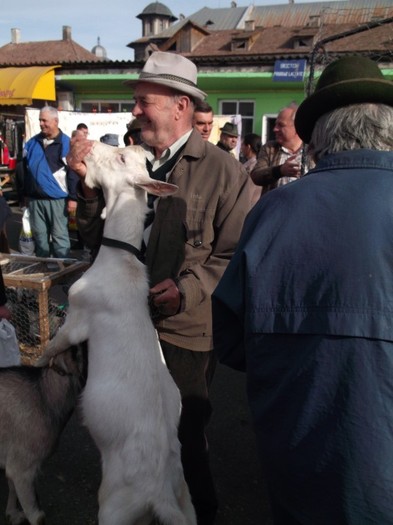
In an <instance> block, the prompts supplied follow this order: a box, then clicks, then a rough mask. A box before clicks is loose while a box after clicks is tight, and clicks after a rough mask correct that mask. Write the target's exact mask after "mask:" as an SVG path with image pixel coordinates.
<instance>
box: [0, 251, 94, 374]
mask: <svg viewBox="0 0 393 525" xmlns="http://www.w3.org/2000/svg"><path fill="white" fill-rule="evenodd" d="M0 266H1V270H2V273H3V279H4V284H5V288H6V296H7V306H8V308H9V309H10V310H11V313H12V324H13V325H14V327H15V331H16V336H17V339H18V343H19V348H20V351H21V358H22V362H23V363H27V364H31V363H33V362H34V361H35V360H36V359H38V357H40V356H41V355H42V353H43V351H44V350H45V348H46V346H47V344H48V342H49V340H50V339H51V338H52V337H53V336H54V335H55V333H56V331H57V330H58V328H59V327H60V326H61V325H62V324H63V322H64V320H65V317H66V315H67V306H68V302H67V294H68V289H69V287H70V286H71V284H72V283H73V282H75V280H77V279H78V278H79V277H80V276H81V274H82V273H83V272H84V271H85V270H86V269H87V268H88V266H89V264H88V263H87V262H85V261H78V260H76V259H54V258H39V257H29V256H24V255H18V254H0Z"/></svg>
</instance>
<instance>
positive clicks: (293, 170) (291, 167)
mask: <svg viewBox="0 0 393 525" xmlns="http://www.w3.org/2000/svg"><path fill="white" fill-rule="evenodd" d="M280 172H281V177H296V178H299V177H300V175H301V173H300V164H299V162H298V161H297V155H292V156H291V157H288V158H287V160H286V161H285V162H284V164H281V166H280Z"/></svg>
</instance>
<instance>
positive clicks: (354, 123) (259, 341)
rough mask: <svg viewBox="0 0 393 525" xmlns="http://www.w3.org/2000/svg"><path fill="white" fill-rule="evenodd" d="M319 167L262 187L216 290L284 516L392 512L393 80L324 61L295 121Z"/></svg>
mask: <svg viewBox="0 0 393 525" xmlns="http://www.w3.org/2000/svg"><path fill="white" fill-rule="evenodd" d="M295 125H296V130H297V133H298V134H299V136H300V137H301V139H302V140H303V141H304V142H306V143H309V144H310V149H311V151H312V152H313V155H314V158H315V160H316V168H315V169H313V170H311V171H310V172H309V173H308V175H307V176H306V177H303V178H302V179H301V180H299V181H298V182H296V183H294V184H289V185H287V186H285V187H283V188H278V189H276V190H275V191H272V192H270V193H269V194H268V195H266V196H265V197H264V198H263V199H261V200H260V201H259V202H258V203H257V204H256V206H255V207H254V209H253V210H252V211H251V213H250V214H249V216H248V218H247V220H246V223H245V226H244V229H243V232H242V236H241V239H240V241H239V244H238V248H237V251H236V253H235V255H234V257H233V258H232V260H231V262H230V264H229V266H228V268H227V270H226V272H225V274H224V276H223V278H222V279H221V281H220V283H219V285H218V287H217V288H216V290H215V292H214V295H213V326H214V343H215V349H216V351H217V355H218V357H219V359H220V361H221V362H223V363H226V364H227V365H229V366H231V367H233V368H236V369H240V370H244V371H246V373H247V385H248V397H249V403H250V407H251V411H252V414H253V418H254V426H255V430H256V434H257V440H258V447H259V453H260V456H261V458H262V461H263V464H264V472H265V474H266V478H267V483H268V487H269V491H270V495H271V502H272V509H273V514H274V524H275V525H316V524H318V525H332V524H344V523H345V524H348V525H358V524H359V525H360V524H361V525H363V524H366V523H367V524H370V525H371V524H375V525H376V524H378V525H379V524H386V525H387V524H391V523H393V499H392V494H393V476H392V471H393V425H392V412H393V315H392V297H393V279H392V274H393V243H392V231H393V211H392V198H391V196H392V195H393V152H392V150H393V139H392V136H393V134H392V129H393V84H392V83H391V82H390V81H388V80H385V79H384V77H383V75H382V72H381V71H380V69H379V67H378V65H377V64H376V63H375V62H373V61H371V60H369V59H368V58H364V57H351V56H349V57H345V58H342V59H340V60H337V61H335V62H333V63H331V64H330V65H329V66H327V67H326V69H325V70H324V71H323V73H322V75H321V77H320V79H319V81H318V83H317V86H316V89H315V92H314V93H313V94H312V95H311V96H310V97H308V98H307V99H306V100H305V101H304V102H303V103H302V104H301V105H300V107H299V109H298V111H297V115H296V119H295Z"/></svg>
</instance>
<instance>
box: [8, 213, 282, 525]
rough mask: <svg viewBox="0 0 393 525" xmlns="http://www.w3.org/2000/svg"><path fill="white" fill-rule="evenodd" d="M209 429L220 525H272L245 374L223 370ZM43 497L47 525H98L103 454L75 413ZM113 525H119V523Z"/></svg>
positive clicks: (47, 470)
mask: <svg viewBox="0 0 393 525" xmlns="http://www.w3.org/2000/svg"><path fill="white" fill-rule="evenodd" d="M13 209H14V212H15V215H14V217H13V218H12V219H11V220H10V221H9V225H8V230H9V240H10V245H11V248H12V249H17V234H18V232H19V230H20V210H19V209H18V208H16V207H14V208H13ZM211 398H212V404H213V409H214V413H213V417H212V421H211V424H210V426H209V443H210V452H211V463H212V469H213V473H214V477H215V480H216V485H217V490H218V496H219V501H220V512H219V516H218V518H217V523H216V525H271V524H272V521H271V517H270V512H269V506H268V502H267V498H266V491H265V488H264V483H263V478H262V476H261V475H260V468H259V464H258V459H257V455H256V450H255V442H254V434H253V431H252V428H251V422H250V417H249V413H248V408H247V402H246V398H245V381H244V376H243V374H241V373H238V372H234V371H232V370H230V369H228V368H226V367H222V366H219V367H218V369H217V373H216V376H215V379H214V381H213V386H212V393H211ZM38 481H39V482H38V485H37V488H38V494H39V497H40V501H41V505H42V507H43V509H44V510H45V512H46V514H47V525H96V524H97V520H96V516H97V501H96V495H97V489H98V486H99V482H100V461H99V455H98V452H97V450H96V448H95V446H94V443H93V442H92V440H91V438H90V436H89V434H88V432H87V431H86V429H85V428H84V427H83V425H82V424H81V421H80V414H79V412H76V413H75V414H74V416H73V417H72V419H71V421H70V422H69V424H68V425H67V427H66V428H65V431H64V432H63V435H62V437H61V440H60V443H59V447H58V449H57V451H56V452H55V454H54V455H53V456H52V457H51V458H50V459H49V460H48V461H47V463H46V464H45V465H44V467H43V470H42V473H41V475H40V477H39V480H38ZM6 494H7V487H6V480H5V477H4V473H3V472H0V525H4V524H5V518H4V510H5V506H6ZM113 525H116V524H115V523H114V524H113Z"/></svg>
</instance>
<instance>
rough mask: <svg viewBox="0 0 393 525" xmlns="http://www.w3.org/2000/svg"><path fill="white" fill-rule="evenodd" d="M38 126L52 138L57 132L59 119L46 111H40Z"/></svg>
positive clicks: (45, 134)
mask: <svg viewBox="0 0 393 525" xmlns="http://www.w3.org/2000/svg"><path fill="white" fill-rule="evenodd" d="M39 122H40V128H41V132H42V133H43V135H44V136H45V137H46V138H48V139H54V138H55V137H57V135H58V134H59V121H58V119H57V118H56V117H53V116H52V115H51V113H49V112H48V111H42V112H41V113H40V116H39Z"/></svg>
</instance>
